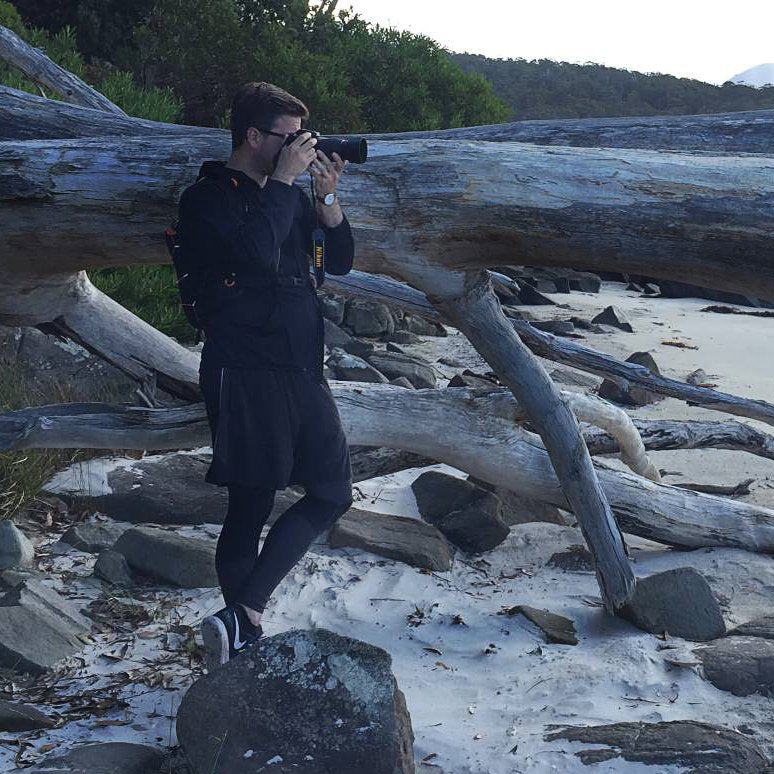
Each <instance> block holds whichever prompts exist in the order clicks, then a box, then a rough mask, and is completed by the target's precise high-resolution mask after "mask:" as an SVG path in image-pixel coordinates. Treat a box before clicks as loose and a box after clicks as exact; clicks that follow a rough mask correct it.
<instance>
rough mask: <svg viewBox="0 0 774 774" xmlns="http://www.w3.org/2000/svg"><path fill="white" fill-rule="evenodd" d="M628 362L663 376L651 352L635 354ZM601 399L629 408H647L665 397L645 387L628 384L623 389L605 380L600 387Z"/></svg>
mask: <svg viewBox="0 0 774 774" xmlns="http://www.w3.org/2000/svg"><path fill="white" fill-rule="evenodd" d="M626 362H627V363H635V364H637V365H641V366H644V367H645V368H647V369H648V371H650V372H651V373H653V374H657V375H659V376H660V375H661V371H659V368H658V365H656V361H655V360H654V359H653V356H652V355H651V354H650V352H634V353H633V354H631V355H629V357H627V358H626ZM599 397H600V398H604V399H605V400H612V401H614V402H615V403H623V404H626V405H628V406H647V405H648V404H649V403H658V402H659V401H661V400H664V397H665V396H664V395H659V394H657V393H655V392H650V391H649V390H646V389H645V388H644V387H638V386H637V385H635V384H628V385H627V386H626V387H624V388H621V387H619V386H618V385H617V384H616V383H615V382H614V381H612V380H610V379H605V380H604V381H603V382H602V384H601V385H600V387H599Z"/></svg>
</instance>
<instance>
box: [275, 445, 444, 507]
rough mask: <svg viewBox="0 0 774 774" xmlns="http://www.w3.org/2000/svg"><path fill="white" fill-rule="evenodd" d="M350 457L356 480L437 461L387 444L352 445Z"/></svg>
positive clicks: (419, 466) (353, 475)
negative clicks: (388, 446) (392, 447)
mask: <svg viewBox="0 0 774 774" xmlns="http://www.w3.org/2000/svg"><path fill="white" fill-rule="evenodd" d="M349 459H350V463H351V466H352V480H353V481H355V482H357V481H363V480H365V479H366V478H374V477H375V476H386V475H387V474H388V473H396V472H397V471H399V470H407V469H408V468H421V467H425V466H426V465H432V464H434V463H435V460H431V459H429V458H428V457H425V456H423V455H421V454H414V453H413V452H408V451H404V450H403V449H390V448H387V447H386V446H357V445H351V446H350V447H349ZM281 494H282V493H281V492H278V493H277V497H280V496H281ZM289 505H290V504H289V503H288V504H286V505H285V506H284V507H285V508H287V507H289Z"/></svg>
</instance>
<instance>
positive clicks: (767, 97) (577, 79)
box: [451, 53, 774, 121]
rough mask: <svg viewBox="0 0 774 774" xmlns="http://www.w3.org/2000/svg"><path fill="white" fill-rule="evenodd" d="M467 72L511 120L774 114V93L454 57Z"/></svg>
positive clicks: (600, 69) (605, 70)
mask: <svg viewBox="0 0 774 774" xmlns="http://www.w3.org/2000/svg"><path fill="white" fill-rule="evenodd" d="M451 60H452V61H453V62H455V63H456V64H458V65H460V66H461V67H462V68H463V69H464V70H467V71H472V72H477V73H481V74H482V75H483V76H484V77H485V78H487V79H488V80H489V81H491V83H492V85H493V86H494V90H495V93H496V94H497V95H498V96H499V97H502V99H503V100H504V101H505V102H506V103H507V104H508V106H509V107H510V109H511V110H512V114H511V117H510V119H509V120H512V121H518V120H525V119H530V118H532V119H535V118H587V117H595V116H648V115H690V114H699V113H724V112H726V111H734V110H762V109H765V108H769V109H771V108H774V87H767V88H754V87H751V86H746V85H737V84H733V83H731V82H730V81H727V82H726V83H724V84H723V85H722V86H715V85H713V84H710V83H704V82H703V81H697V80H693V79H691V78H676V77H674V76H673V75H662V74H660V73H653V74H648V73H639V72H633V71H631V70H622V69H618V68H615V67H606V66H604V65H599V64H586V65H580V64H572V63H570V62H556V61H554V60H552V59H535V60H532V61H528V60H526V59H489V58H487V57H485V56H481V55H479V54H467V53H466V54H451Z"/></svg>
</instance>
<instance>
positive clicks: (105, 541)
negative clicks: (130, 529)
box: [61, 521, 126, 554]
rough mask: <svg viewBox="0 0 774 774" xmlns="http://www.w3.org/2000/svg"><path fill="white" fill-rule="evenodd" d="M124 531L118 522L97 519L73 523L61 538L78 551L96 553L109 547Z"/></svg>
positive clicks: (124, 528)
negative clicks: (95, 520)
mask: <svg viewBox="0 0 774 774" xmlns="http://www.w3.org/2000/svg"><path fill="white" fill-rule="evenodd" d="M124 532H126V527H124V526H122V525H120V524H114V523H112V522H109V521H108V522H103V521H97V522H88V523H84V524H73V525H72V526H71V527H69V528H68V529H67V531H66V532H65V533H64V535H62V538H61V539H62V541H63V542H65V543H67V544H69V545H71V546H72V547H73V548H77V549H78V550H79V551H87V552H88V553H90V554H97V553H99V552H100V551H102V550H104V549H106V548H110V547H111V546H112V545H113V543H115V542H116V540H118V538H120V537H121V535H122V534H123V533H124Z"/></svg>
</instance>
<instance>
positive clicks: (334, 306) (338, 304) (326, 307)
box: [320, 293, 346, 325]
mask: <svg viewBox="0 0 774 774" xmlns="http://www.w3.org/2000/svg"><path fill="white" fill-rule="evenodd" d="M320 302H321V303H322V313H323V317H324V318H325V319H326V320H330V321H331V322H332V323H333V324H334V325H341V323H342V321H343V320H344V307H345V306H346V299H345V298H344V297H343V296H337V295H335V294H334V295H328V294H327V293H323V294H322V295H321V296H320Z"/></svg>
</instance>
